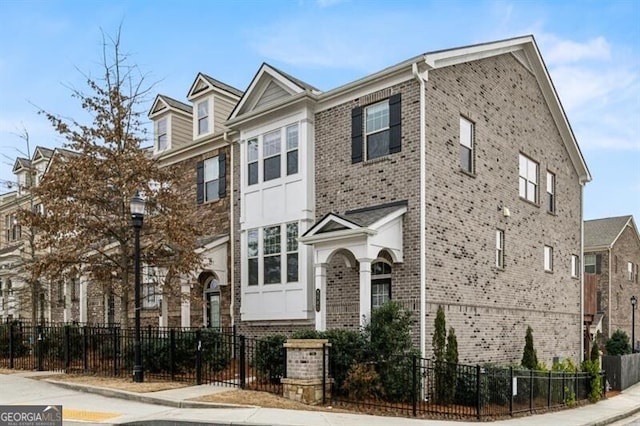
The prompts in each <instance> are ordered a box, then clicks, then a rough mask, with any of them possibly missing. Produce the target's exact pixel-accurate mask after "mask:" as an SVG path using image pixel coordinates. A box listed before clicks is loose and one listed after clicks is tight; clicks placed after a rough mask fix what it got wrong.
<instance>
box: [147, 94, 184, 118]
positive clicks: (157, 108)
mask: <svg viewBox="0 0 640 426" xmlns="http://www.w3.org/2000/svg"><path fill="white" fill-rule="evenodd" d="M171 110H173V111H177V112H182V113H186V114H189V115H191V114H192V113H193V107H192V106H191V105H187V104H185V103H184V102H180V101H178V100H176V99H173V98H170V97H169V96H165V95H158V96H156V99H155V100H154V101H153V104H152V105H151V109H150V110H149V114H148V116H149V118H154V117H156V116H158V115H159V114H162V113H164V112H166V111H171Z"/></svg>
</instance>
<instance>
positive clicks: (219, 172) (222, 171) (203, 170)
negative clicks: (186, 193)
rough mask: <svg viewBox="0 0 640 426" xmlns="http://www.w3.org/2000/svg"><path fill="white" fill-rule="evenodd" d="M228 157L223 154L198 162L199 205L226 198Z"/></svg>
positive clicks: (197, 190) (197, 188) (197, 196)
mask: <svg viewBox="0 0 640 426" xmlns="http://www.w3.org/2000/svg"><path fill="white" fill-rule="evenodd" d="M226 161H227V155H226V154H225V153H224V152H223V153H221V154H220V155H218V156H217V157H211V158H207V159H206V160H204V161H198V163H197V168H196V176H197V185H196V192H197V194H196V198H197V202H198V204H202V203H206V202H209V201H216V200H219V199H220V198H223V197H225V196H226V194H227V193H226V191H227V165H226Z"/></svg>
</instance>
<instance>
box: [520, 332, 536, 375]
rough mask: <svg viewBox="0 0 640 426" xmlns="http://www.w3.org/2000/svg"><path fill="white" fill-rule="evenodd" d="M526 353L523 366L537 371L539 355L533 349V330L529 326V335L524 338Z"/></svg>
mask: <svg viewBox="0 0 640 426" xmlns="http://www.w3.org/2000/svg"><path fill="white" fill-rule="evenodd" d="M524 340H525V344H524V351H523V353H522V366H523V367H524V368H526V369H529V370H535V369H536V367H538V355H537V354H536V350H535V349H534V347H533V329H532V328H531V326H527V335H526V336H525V338H524Z"/></svg>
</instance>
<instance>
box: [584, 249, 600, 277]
mask: <svg viewBox="0 0 640 426" xmlns="http://www.w3.org/2000/svg"><path fill="white" fill-rule="evenodd" d="M591 259H593V263H590V262H587V260H591ZM597 262H598V260H597V257H596V255H595V254H585V255H584V269H585V273H587V274H595V273H596V271H597V265H596V264H597ZM587 266H589V267H591V266H593V272H587V271H586V269H587Z"/></svg>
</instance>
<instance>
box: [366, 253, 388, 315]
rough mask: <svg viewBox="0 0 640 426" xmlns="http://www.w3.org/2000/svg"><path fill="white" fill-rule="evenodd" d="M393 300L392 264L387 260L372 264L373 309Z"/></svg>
mask: <svg viewBox="0 0 640 426" xmlns="http://www.w3.org/2000/svg"><path fill="white" fill-rule="evenodd" d="M389 300H391V265H389V264H388V263H386V262H374V263H373V264H371V309H376V308H379V307H380V306H382V305H384V304H385V303H387V302H388V301H389Z"/></svg>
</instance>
